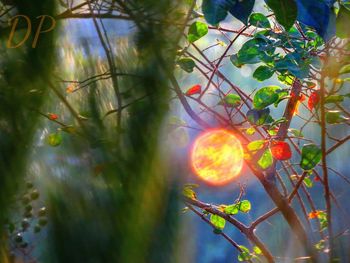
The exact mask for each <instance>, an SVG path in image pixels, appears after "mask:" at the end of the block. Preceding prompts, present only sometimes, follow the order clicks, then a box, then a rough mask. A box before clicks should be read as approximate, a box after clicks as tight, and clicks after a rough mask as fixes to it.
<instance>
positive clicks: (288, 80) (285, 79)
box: [278, 74, 295, 86]
mask: <svg viewBox="0 0 350 263" xmlns="http://www.w3.org/2000/svg"><path fill="white" fill-rule="evenodd" d="M294 79H295V77H294V76H293V75H284V74H281V75H279V76H278V80H279V81H280V82H282V83H283V84H286V85H289V86H291V85H292V84H293V82H294Z"/></svg>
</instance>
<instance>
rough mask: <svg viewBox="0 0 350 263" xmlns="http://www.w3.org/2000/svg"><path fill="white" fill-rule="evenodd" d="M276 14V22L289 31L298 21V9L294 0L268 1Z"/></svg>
mask: <svg viewBox="0 0 350 263" xmlns="http://www.w3.org/2000/svg"><path fill="white" fill-rule="evenodd" d="M265 2H266V3H267V5H268V6H269V7H270V8H271V9H272V11H273V12H274V13H275V16H276V20H277V21H278V23H280V24H281V25H282V26H283V27H284V29H285V30H286V31H288V30H289V29H290V28H291V27H292V26H293V24H294V22H295V20H296V19H297V15H298V9H297V5H296V3H295V1H294V0H283V1H281V0H266V1H265Z"/></svg>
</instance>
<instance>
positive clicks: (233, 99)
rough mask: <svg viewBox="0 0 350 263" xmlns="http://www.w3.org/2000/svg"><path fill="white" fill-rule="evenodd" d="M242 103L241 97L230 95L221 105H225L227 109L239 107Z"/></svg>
mask: <svg viewBox="0 0 350 263" xmlns="http://www.w3.org/2000/svg"><path fill="white" fill-rule="evenodd" d="M241 102H242V101H241V97H240V96H238V95H237V94H228V95H226V96H225V98H224V99H223V101H222V102H221V103H220V104H222V105H225V106H226V107H237V106H239V105H240V104H241Z"/></svg>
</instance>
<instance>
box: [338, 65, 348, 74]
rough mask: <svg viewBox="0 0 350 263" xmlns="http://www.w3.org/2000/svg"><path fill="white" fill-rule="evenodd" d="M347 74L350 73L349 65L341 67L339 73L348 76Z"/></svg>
mask: <svg viewBox="0 0 350 263" xmlns="http://www.w3.org/2000/svg"><path fill="white" fill-rule="evenodd" d="M348 73H350V64H349V65H345V66H343V67H342V68H341V69H340V71H339V74H348Z"/></svg>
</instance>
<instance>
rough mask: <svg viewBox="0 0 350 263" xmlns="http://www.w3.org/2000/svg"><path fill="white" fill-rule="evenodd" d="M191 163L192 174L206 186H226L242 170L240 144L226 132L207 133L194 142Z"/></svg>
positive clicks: (233, 136)
mask: <svg viewBox="0 0 350 263" xmlns="http://www.w3.org/2000/svg"><path fill="white" fill-rule="evenodd" d="M191 163H192V167H193V170H194V172H195V173H196V174H197V175H198V176H199V177H200V178H201V179H202V180H204V181H205V182H207V183H208V184H211V185H225V184H228V183H230V182H231V181H232V180H233V179H234V178H236V177H237V176H238V175H239V173H240V172H241V170H242V167H243V148H242V144H241V142H240V141H239V140H238V139H237V138H236V136H235V135H234V134H232V133H231V132H229V131H227V130H224V129H219V130H210V131H207V132H205V133H203V134H201V135H200V136H199V137H198V138H197V139H196V140H195V142H194V144H193V147H192V152H191Z"/></svg>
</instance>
